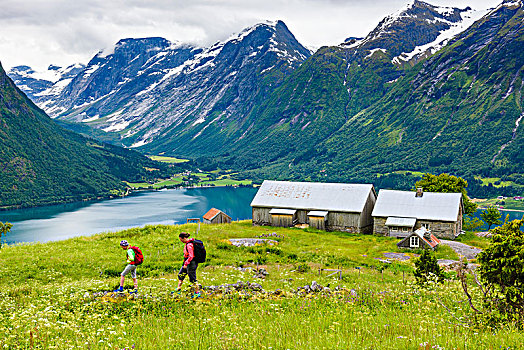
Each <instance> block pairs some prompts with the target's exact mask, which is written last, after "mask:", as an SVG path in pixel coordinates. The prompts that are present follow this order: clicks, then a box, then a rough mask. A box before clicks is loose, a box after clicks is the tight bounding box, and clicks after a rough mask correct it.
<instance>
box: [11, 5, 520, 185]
mask: <svg viewBox="0 0 524 350" xmlns="http://www.w3.org/2000/svg"><path fill="white" fill-rule="evenodd" d="M523 12H524V11H523V4H522V0H513V1H510V0H506V1H504V2H502V3H501V4H500V5H499V6H498V7H496V8H494V9H491V10H489V11H473V10H472V9H470V8H465V9H459V8H448V7H438V6H433V5H430V4H427V3H424V2H422V1H418V0H415V1H414V2H412V3H410V4H409V5H407V6H406V7H405V8H404V9H401V10H399V11H398V12H397V13H395V14H392V15H390V16H387V17H386V18H384V19H383V20H382V21H381V22H380V23H379V24H378V25H377V27H376V28H375V29H374V30H372V31H371V32H370V33H369V34H368V35H367V36H366V37H365V38H356V37H349V38H348V39H347V40H346V41H345V42H343V43H341V44H340V45H338V46H334V47H322V48H320V49H319V50H317V51H316V52H315V53H311V52H310V51H309V50H308V49H306V48H305V47H304V46H303V45H301V44H300V43H299V42H298V41H297V40H296V39H295V37H294V36H293V34H292V33H291V32H290V31H289V29H288V28H287V27H286V25H285V24H284V23H283V22H281V21H277V22H268V23H261V24H258V25H255V26H253V27H251V28H247V29H246V30H244V31H242V32H241V33H240V34H237V35H233V36H232V37H231V38H229V39H228V40H225V41H222V42H218V43H216V44H214V45H212V46H210V47H207V48H199V47H195V46H192V45H188V44H183V43H172V42H169V41H167V40H165V39H162V38H144V39H124V40H121V41H120V42H118V43H117V44H116V45H115V47H114V48H112V49H111V50H107V51H101V52H99V53H98V54H97V55H95V57H93V58H92V59H91V61H90V62H89V63H88V64H87V65H86V66H85V67H82V66H81V65H77V66H75V67H78V68H80V70H79V71H78V72H77V74H76V75H75V76H74V77H72V78H71V76H68V77H67V78H64V79H61V80H60V79H59V80H57V82H56V83H54V84H52V85H51V86H47V87H45V88H44V85H42V82H41V81H40V82H38V81H37V80H35V84H36V83H38V84H40V85H39V86H40V87H37V86H35V87H32V86H31V89H32V91H38V92H36V93H35V94H33V96H32V97H31V98H32V99H33V100H34V101H35V103H37V104H38V105H39V106H41V107H42V108H44V110H45V111H46V112H47V113H49V114H50V115H51V116H52V117H54V118H56V119H57V120H62V121H65V122H68V123H71V122H72V123H77V124H75V125H70V127H71V128H76V130H78V131H80V132H83V133H86V134H89V135H91V136H95V137H101V138H105V139H107V140H111V142H114V143H119V144H122V145H125V146H127V147H134V148H136V149H137V150H140V151H142V152H145V153H152V154H166V155H174V156H183V157H190V158H196V159H197V160H200V163H201V164H205V165H209V164H213V165H215V166H220V167H228V168H234V169H237V170H242V171H244V172H245V173H246V174H248V175H249V176H251V177H253V178H255V179H263V178H282V179H310V180H317V181H326V180H329V181H359V182H362V181H366V182H369V181H374V182H379V183H380V182H381V181H382V182H383V183H385V182H384V180H385V179H388V178H390V179H391V180H392V181H397V180H398V179H397V178H396V177H395V174H405V173H406V172H425V171H430V172H443V171H446V172H454V173H456V174H458V175H462V176H465V177H467V178H468V179H469V180H470V181H474V179H475V177H478V176H484V177H490V176H491V177H493V176H498V177H501V176H505V177H507V179H508V180H511V181H513V182H515V183H517V184H522V185H524V175H523V173H524V172H523V171H522V169H523V168H524V167H523V165H524V158H523V157H524V156H523V154H524V142H523V140H522V138H523V136H522V132H521V131H520V129H519V128H522V127H521V125H520V124H521V121H522V117H523V110H522V94H521V89H522V74H523V69H524V68H523V67H524V62H523V60H524V55H522V52H524V50H523V49H524V47H523V46H524V45H523V28H522V26H523V24H522V23H523V18H522V17H523ZM16 69H17V70H20V68H16ZM9 74H10V76H12V77H13V78H14V76H13V71H11V72H10V73H9ZM69 79H70V80H69ZM15 80H16V79H15ZM60 82H61V83H60ZM66 82H67V83H66ZM29 83H30V82H29V81H27V80H26V81H25V82H24V83H22V84H25V85H26V86H30V84H29ZM95 130H98V131H95ZM100 130H103V131H105V132H106V134H104V133H101V132H100ZM104 135H106V136H104ZM399 181H400V180H399ZM388 185H393V186H394V185H395V184H394V183H392V184H391V183H388Z"/></svg>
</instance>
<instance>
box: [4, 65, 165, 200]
mask: <svg viewBox="0 0 524 350" xmlns="http://www.w3.org/2000/svg"><path fill="white" fill-rule="evenodd" d="M172 170H173V169H172V168H169V167H168V166H167V165H165V164H161V163H158V162H155V161H153V160H150V159H149V158H147V157H144V156H142V155H141V154H139V153H137V152H135V151H130V150H125V149H123V148H120V147H116V146H110V145H107V144H104V143H101V142H98V141H94V140H91V139H87V138H85V137H83V136H80V135H78V134H75V133H73V132H71V131H67V130H65V129H63V128H62V127H60V126H58V125H57V124H56V123H55V122H54V121H53V120H51V119H50V118H49V117H48V116H47V115H46V114H45V113H44V112H43V111H42V110H40V109H39V108H38V107H36V106H35V105H34V104H33V103H32V102H31V101H30V100H29V99H28V98H27V97H26V96H25V95H24V94H23V93H21V92H20V91H19V90H18V89H17V88H16V87H15V85H14V84H13V82H12V81H11V80H10V79H9V78H8V77H7V76H6V74H5V72H4V70H3V68H2V67H1V66H0V208H9V207H26V206H34V205H42V204H51V203H57V202H64V201H74V200H82V199H90V198H93V197H101V196H102V197H107V196H110V195H118V194H122V193H124V191H125V190H126V185H125V184H124V183H123V182H122V181H124V180H126V181H131V182H139V181H144V180H149V179H154V178H156V177H162V176H164V177H165V176H167V175H168V174H170V173H171V172H172Z"/></svg>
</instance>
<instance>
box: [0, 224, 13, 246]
mask: <svg viewBox="0 0 524 350" xmlns="http://www.w3.org/2000/svg"><path fill="white" fill-rule="evenodd" d="M11 227H13V224H11V223H9V222H6V223H3V222H0V248H2V236H5V235H7V232H9V231H11Z"/></svg>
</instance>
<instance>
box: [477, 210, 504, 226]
mask: <svg viewBox="0 0 524 350" xmlns="http://www.w3.org/2000/svg"><path fill="white" fill-rule="evenodd" d="M480 217H481V218H482V219H483V220H484V221H485V222H486V224H488V230H490V229H491V226H492V225H500V224H502V221H500V220H499V219H500V218H501V217H502V214H500V211H499V210H498V209H497V208H495V207H489V208H487V209H486V210H484V211H482V213H480Z"/></svg>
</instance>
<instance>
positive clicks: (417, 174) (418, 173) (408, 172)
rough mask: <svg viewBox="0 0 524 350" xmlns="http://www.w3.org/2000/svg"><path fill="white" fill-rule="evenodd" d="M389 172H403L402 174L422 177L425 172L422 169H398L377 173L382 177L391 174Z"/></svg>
mask: <svg viewBox="0 0 524 350" xmlns="http://www.w3.org/2000/svg"><path fill="white" fill-rule="evenodd" d="M389 174H401V175H407V174H411V175H413V176H419V177H422V176H423V175H424V174H425V173H423V172H420V171H411V170H397V171H393V172H391V173H385V174H377V175H378V177H381V176H386V175H389Z"/></svg>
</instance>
